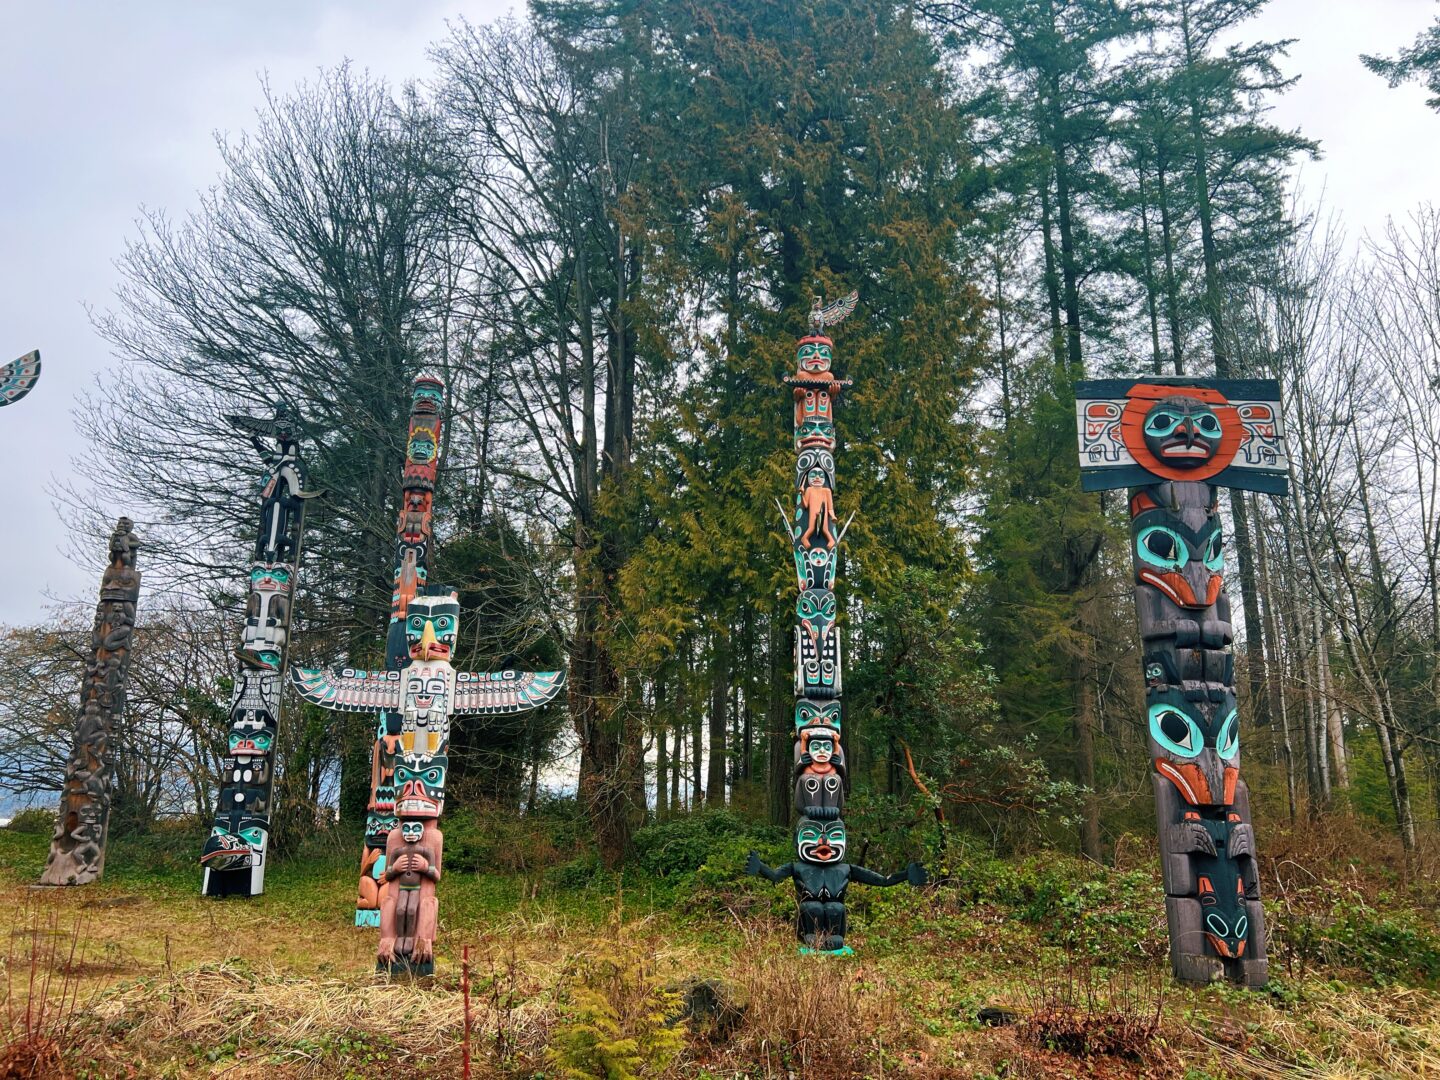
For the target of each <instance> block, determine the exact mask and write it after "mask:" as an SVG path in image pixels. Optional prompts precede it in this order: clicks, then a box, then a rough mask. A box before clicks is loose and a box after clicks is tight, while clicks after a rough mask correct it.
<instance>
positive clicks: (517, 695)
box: [291, 375, 565, 975]
mask: <svg viewBox="0 0 1440 1080" xmlns="http://www.w3.org/2000/svg"><path fill="white" fill-rule="evenodd" d="M443 404H444V384H443V383H441V382H440V380H439V379H437V378H435V377H434V376H431V375H422V376H420V377H419V378H417V379H416V380H415V396H414V403H413V405H412V410H411V415H410V438H409V442H408V444H407V450H406V458H405V472H404V485H403V487H404V492H403V495H402V497H401V508H400V522H399V530H398V532H399V537H398V539H399V542H398V545H397V557H396V566H395V592H394V597H393V603H392V607H391V615H390V630H389V635H388V638H387V641H386V669H385V670H384V671H358V670H353V669H351V668H345V669H344V670H342V671H340V672H338V673H337V672H334V671H330V670H325V669H320V668H293V669H291V677H292V679H293V680H294V682H295V685H296V686H297V688H298V689H299V691H300V694H301V696H302V697H304V698H305V700H307V701H310V702H313V703H314V704H316V705H320V706H323V707H324V708H327V709H334V710H336V711H341V712H374V713H378V714H379V723H378V725H377V730H376V740H375V750H374V758H373V765H372V769H371V782H372V783H371V798H370V806H369V810H368V813H367V817H366V822H365V854H364V857H363V861H362V863H361V878H360V898H359V901H358V903H357V905H356V914H355V924H356V925H357V926H378V927H379V928H380V947H379V951H378V954H377V961H376V968H377V970H381V971H387V972H390V973H391V974H411V975H429V974H431V973H433V972H434V970H435V961H434V945H435V930H436V923H437V915H438V909H439V901H438V900H437V898H436V895H435V894H436V884H437V883H438V882H439V880H440V871H441V862H442V853H443V846H444V836H443V835H442V834H441V832H440V828H439V818H440V814H441V811H442V810H444V808H445V774H446V771H447V769H448V767H449V757H448V753H449V749H450V722H451V718H452V717H454V716H483V715H495V714H500V713H516V712H524V711H526V710H528V709H534V708H538V707H539V706H541V705H544V704H546V703H547V702H550V701H552V700H554V698H555V697H556V696H558V695H559V693H560V690H561V688H562V687H563V686H564V684H565V674H564V672H559V671H543V672H526V671H519V672H517V671H500V672H492V673H489V674H485V673H474V672H457V671H456V670H455V669H454V668H453V667H452V666H451V665H450V656H451V654H452V653H453V651H454V648H455V641H456V638H457V635H458V633H459V627H460V602H459V599H458V597H457V596H456V594H455V593H454V592H452V591H450V590H449V589H446V588H443V587H440V586H435V585H428V584H427V583H426V580H425V579H426V567H427V558H428V554H429V546H430V539H431V509H432V504H433V499H434V492H435V479H436V476H437V474H438V471H439V470H438V466H439V449H440V412H441V408H442V406H443ZM372 913H373V914H372Z"/></svg>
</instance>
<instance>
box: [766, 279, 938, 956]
mask: <svg viewBox="0 0 1440 1080" xmlns="http://www.w3.org/2000/svg"><path fill="white" fill-rule="evenodd" d="M858 300H859V294H858V293H851V294H850V295H849V296H846V297H844V298H842V299H840V300H837V301H835V302H834V303H832V304H830V305H829V306H828V307H823V308H822V307H821V306H820V303H819V301H818V300H817V301H816V304H815V308H814V310H812V311H811V313H810V324H811V333H810V334H809V335H807V336H806V337H803V338H801V339H800V343H799V346H798V348H797V349H796V352H795V360H796V368H797V370H796V373H795V374H794V375H788V376H786V378H785V382H786V383H788V384H789V385H790V386H791V387H792V388H793V394H794V398H795V451H796V455H797V456H796V460H795V510H794V515H793V517H792V516H791V515H790V514H789V513H786V512H785V510H784V508H783V507H782V508H781V514H782V518H783V520H784V527H785V532H786V534H787V535H788V536H789V537H790V541H791V546H792V550H793V553H794V558H795V574H796V579H797V584H798V587H799V593H800V595H799V599H798V601H797V602H796V605H795V620H796V625H795V697H796V701H795V769H794V780H795V788H794V790H795V812H796V813H797V814H799V815H800V819H799V822H798V823H797V824H796V826H795V853H796V856H797V858H796V859H795V861H793V862H789V863H786V864H785V865H784V866H780V867H775V868H771V867H769V866H766V865H765V864H764V863H763V862H761V861H760V857H759V856H758V855H757V854H756V853H755V852H753V851H752V852H751V853H750V860H749V862H748V864H747V865H746V868H745V869H746V872H747V873H750V874H760V875H762V876H764V877H766V878H768V879H769V880H770V881H773V882H776V883H778V882H780V881H783V880H784V879H786V878H789V879H791V880H792V881H794V883H795V898H796V902H797V904H798V908H799V910H798V914H797V920H796V927H795V930H796V936H797V937H799V939H800V946H801V947H800V951H801V952H806V953H809V952H816V953H830V954H836V955H849V953H850V952H851V949H850V947H849V946H848V945H846V944H845V891H846V889H847V888H849V886H850V884H851V882H859V883H860V884H862V885H878V886H882V887H883V886H889V885H899V884H901V883H902V882H909V883H910V884H911V885H923V884H925V871H924V869H923V868H921V867H920V866H919V865H918V864H916V863H911V864H910V865H909V866H908V867H907V868H906V869H904V870H902V871H900V872H899V873H896V874H891V875H889V876H886V875H884V874H878V873H876V872H875V871H873V870H867V869H866V868H865V867H863V866H852V865H851V864H850V863H848V862H846V861H845V850H846V846H847V837H846V833H845V822H844V820H842V818H841V814H842V813H843V812H844V809H845V794H846V790H847V788H848V786H849V785H848V778H847V777H846V774H845V751H844V748H843V747H842V746H841V743H840V725H841V705H840V694H841V690H842V681H841V672H840V651H841V650H840V629H839V626H838V624H837V622H836V616H837V610H836V604H835V593H834V591H833V590H834V587H835V565H836V557H837V555H838V553H839V548H840V541H841V539H842V538H843V537H844V535H845V528H843V527H840V526H839V525H838V523H837V521H836V518H835V414H834V406H835V403H836V402H837V401H838V400H839V397H840V391H841V389H842V388H843V387H846V386H849V385H851V381H850V380H849V379H838V378H836V377H835V375H834V374H833V373H832V372H831V370H830V364H831V359H832V357H831V349H832V347H833V342H832V341H831V340H830V338H828V337H826V336H825V328H826V326H833V325H835V324H836V323H838V322H840V321H841V320H842V319H844V318H845V317H846V316H847V315H849V314H850V313H851V312H852V311H854V310H855V304H856V302H857V301H858ZM852 516H853V515H852ZM848 525H849V522H848V521H847V522H846V526H847V527H848Z"/></svg>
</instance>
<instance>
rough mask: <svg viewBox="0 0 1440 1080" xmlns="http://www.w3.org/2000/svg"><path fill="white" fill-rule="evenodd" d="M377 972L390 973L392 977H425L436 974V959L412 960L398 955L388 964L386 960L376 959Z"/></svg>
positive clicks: (381, 973) (380, 973)
mask: <svg viewBox="0 0 1440 1080" xmlns="http://www.w3.org/2000/svg"><path fill="white" fill-rule="evenodd" d="M375 972H376V974H379V975H389V976H390V977H391V978H392V979H423V978H425V977H427V976H430V975H434V974H435V961H434V959H433V958H432V959H430V960H411V959H410V958H409V957H401V956H397V957H396V958H395V959H394V960H392V961H390V963H388V964H387V963H386V962H385V961H384V960H376V961H375Z"/></svg>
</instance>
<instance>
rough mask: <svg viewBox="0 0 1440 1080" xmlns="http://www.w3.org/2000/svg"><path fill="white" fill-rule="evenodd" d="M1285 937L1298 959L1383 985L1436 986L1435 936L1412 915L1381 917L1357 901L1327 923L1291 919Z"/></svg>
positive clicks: (1438, 952)
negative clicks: (1304, 956)
mask: <svg viewBox="0 0 1440 1080" xmlns="http://www.w3.org/2000/svg"><path fill="white" fill-rule="evenodd" d="M1285 933H1286V937H1287V939H1288V944H1289V945H1290V946H1291V947H1292V948H1294V949H1297V950H1298V951H1300V952H1301V953H1302V954H1308V955H1309V956H1311V957H1313V958H1314V959H1317V960H1319V961H1320V962H1322V963H1325V964H1329V965H1333V966H1335V967H1345V968H1353V969H1356V970H1358V971H1361V972H1364V973H1365V974H1366V975H1368V976H1369V977H1370V978H1372V979H1374V980H1375V982H1377V983H1380V984H1382V985H1384V984H1387V983H1395V982H1398V983H1405V984H1410V985H1421V986H1434V985H1436V984H1437V983H1440V934H1437V933H1436V931H1435V929H1434V927H1433V926H1428V925H1426V924H1425V923H1423V922H1422V921H1421V920H1420V919H1419V918H1418V917H1417V916H1416V914H1415V913H1413V912H1409V911H1390V912H1384V913H1382V912H1379V911H1376V910H1375V909H1374V908H1371V907H1369V906H1368V905H1366V904H1365V903H1364V902H1363V901H1360V900H1358V899H1354V900H1348V901H1347V900H1342V901H1341V902H1340V904H1338V905H1337V906H1336V907H1335V908H1334V909H1333V910H1332V911H1331V912H1330V914H1329V917H1328V918H1323V917H1322V918H1304V917H1302V918H1292V919H1291V921H1290V923H1289V925H1288V926H1287V927H1286V930H1285Z"/></svg>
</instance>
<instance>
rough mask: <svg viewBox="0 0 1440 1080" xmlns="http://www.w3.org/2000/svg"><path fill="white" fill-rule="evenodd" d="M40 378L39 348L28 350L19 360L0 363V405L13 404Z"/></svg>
mask: <svg viewBox="0 0 1440 1080" xmlns="http://www.w3.org/2000/svg"><path fill="white" fill-rule="evenodd" d="M39 378H40V350H39V349H36V350H35V351H34V352H28V353H26V354H25V355H24V356H22V357H20V359H19V360H11V361H10V363H8V364H0V405H13V404H15V402H17V401H19V400H20V399H21V398H22V397H24V396H25V395H26V394H28V393H29V392H30V391H31V390H32V389H33V388H34V386H35V382H36V380H37V379H39Z"/></svg>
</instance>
